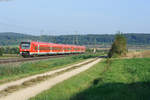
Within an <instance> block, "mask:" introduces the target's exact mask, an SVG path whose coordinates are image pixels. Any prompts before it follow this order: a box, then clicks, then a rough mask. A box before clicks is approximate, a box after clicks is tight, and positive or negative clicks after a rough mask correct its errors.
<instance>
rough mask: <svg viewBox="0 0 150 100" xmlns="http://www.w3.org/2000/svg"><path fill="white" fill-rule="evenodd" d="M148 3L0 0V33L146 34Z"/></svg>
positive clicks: (149, 23) (149, 28)
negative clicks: (119, 32)
mask: <svg viewBox="0 0 150 100" xmlns="http://www.w3.org/2000/svg"><path fill="white" fill-rule="evenodd" d="M149 5H150V0H9V1H5V0H0V32H21V33H27V34H35V35H39V34H49V35H50V34H52V35H54V34H74V33H75V32H77V33H78V34H110V33H115V32H116V31H118V30H120V31H122V32H138V33H150V6H149Z"/></svg>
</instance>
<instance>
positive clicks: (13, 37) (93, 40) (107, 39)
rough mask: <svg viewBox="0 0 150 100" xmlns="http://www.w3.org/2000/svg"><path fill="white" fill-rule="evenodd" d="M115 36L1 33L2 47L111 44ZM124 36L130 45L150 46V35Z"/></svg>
mask: <svg viewBox="0 0 150 100" xmlns="http://www.w3.org/2000/svg"><path fill="white" fill-rule="evenodd" d="M114 36H115V35H108V34H89V35H59V36H46V35H43V36H33V35H26V34H20V33H12V32H7V33H0V45H1V46H7V45H18V44H19V43H20V42H21V41H26V40H36V41H45V42H53V43H63V44H80V45H93V44H111V43H112V42H113V40H114ZM124 36H125V37H126V38H127V42H128V44H131V45H132V44H142V45H143V44H144V45H147V44H150V34H143V33H141V34H139V33H138V34H136V33H126V34H124Z"/></svg>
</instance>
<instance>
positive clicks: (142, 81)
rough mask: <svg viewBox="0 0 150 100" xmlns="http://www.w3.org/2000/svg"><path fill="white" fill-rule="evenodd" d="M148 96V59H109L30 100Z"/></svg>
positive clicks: (126, 99)
mask: <svg viewBox="0 0 150 100" xmlns="http://www.w3.org/2000/svg"><path fill="white" fill-rule="evenodd" d="M106 67H109V68H108V69H107V70H106ZM104 70H105V71H104ZM149 94H150V58H135V59H115V60H110V59H108V60H107V61H103V62H101V63H98V64H97V65H95V66H94V67H92V68H91V69H89V70H87V71H85V72H83V73H81V74H79V75H77V76H75V77H73V78H71V79H69V80H66V81H64V82H62V83H60V84H58V85H56V86H54V87H53V88H51V89H50V90H47V91H45V92H43V93H41V94H39V95H37V96H36V97H34V98H32V99H30V100H149V99H150V95H149Z"/></svg>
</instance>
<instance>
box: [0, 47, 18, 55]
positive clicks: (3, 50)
mask: <svg viewBox="0 0 150 100" xmlns="http://www.w3.org/2000/svg"><path fill="white" fill-rule="evenodd" d="M3 54H19V48H18V47H0V56H3Z"/></svg>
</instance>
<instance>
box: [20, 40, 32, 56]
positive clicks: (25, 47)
mask: <svg viewBox="0 0 150 100" xmlns="http://www.w3.org/2000/svg"><path fill="white" fill-rule="evenodd" d="M19 48H20V55H22V56H23V57H26V56H30V48H31V43H30V42H21V43H20V47H19Z"/></svg>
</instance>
